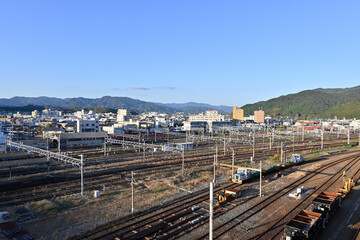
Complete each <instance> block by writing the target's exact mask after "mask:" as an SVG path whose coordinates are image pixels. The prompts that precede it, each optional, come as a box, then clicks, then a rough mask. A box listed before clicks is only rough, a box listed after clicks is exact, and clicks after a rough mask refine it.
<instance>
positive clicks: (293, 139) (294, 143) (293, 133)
mask: <svg viewBox="0 0 360 240" xmlns="http://www.w3.org/2000/svg"><path fill="white" fill-rule="evenodd" d="M293 153H295V133H293Z"/></svg>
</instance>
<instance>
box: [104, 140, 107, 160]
mask: <svg viewBox="0 0 360 240" xmlns="http://www.w3.org/2000/svg"><path fill="white" fill-rule="evenodd" d="M106 140H107V139H106V138H105V140H104V157H106Z"/></svg>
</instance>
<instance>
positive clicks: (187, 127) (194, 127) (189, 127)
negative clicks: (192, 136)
mask: <svg viewBox="0 0 360 240" xmlns="http://www.w3.org/2000/svg"><path fill="white" fill-rule="evenodd" d="M183 124H184V125H183V126H182V127H181V130H182V131H196V132H199V131H202V132H206V128H207V122H205V121H201V122H200V121H199V122H189V121H187V122H183Z"/></svg>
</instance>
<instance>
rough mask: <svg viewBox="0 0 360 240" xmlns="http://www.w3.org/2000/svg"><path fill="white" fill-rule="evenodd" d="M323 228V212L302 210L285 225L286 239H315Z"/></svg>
mask: <svg viewBox="0 0 360 240" xmlns="http://www.w3.org/2000/svg"><path fill="white" fill-rule="evenodd" d="M321 229H322V214H321V213H317V212H311V211H306V210H302V211H301V212H300V213H299V214H298V215H296V216H295V217H294V218H293V219H291V220H290V222H288V223H287V224H286V225H285V228H284V231H285V236H286V240H303V239H314V238H315V236H316V235H317V234H318V232H319V231H320V230H321Z"/></svg>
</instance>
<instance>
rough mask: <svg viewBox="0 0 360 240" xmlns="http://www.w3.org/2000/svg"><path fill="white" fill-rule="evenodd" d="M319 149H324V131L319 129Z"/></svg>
mask: <svg viewBox="0 0 360 240" xmlns="http://www.w3.org/2000/svg"><path fill="white" fill-rule="evenodd" d="M321 149H324V131H323V130H321Z"/></svg>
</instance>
